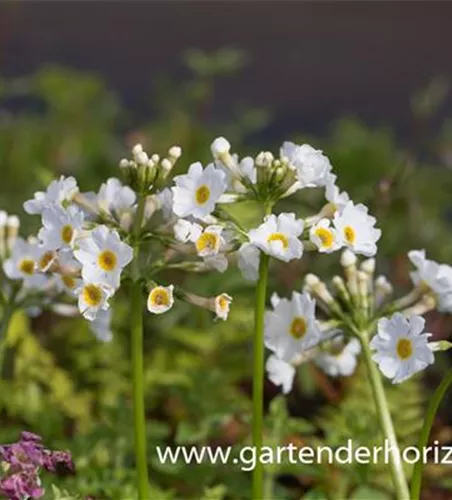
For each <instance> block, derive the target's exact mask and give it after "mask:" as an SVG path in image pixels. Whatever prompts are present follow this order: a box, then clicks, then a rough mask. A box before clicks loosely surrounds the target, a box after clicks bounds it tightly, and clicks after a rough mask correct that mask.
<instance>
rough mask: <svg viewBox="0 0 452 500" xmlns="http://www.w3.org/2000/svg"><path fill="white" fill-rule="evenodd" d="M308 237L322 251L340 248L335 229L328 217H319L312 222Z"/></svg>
mask: <svg viewBox="0 0 452 500" xmlns="http://www.w3.org/2000/svg"><path fill="white" fill-rule="evenodd" d="M309 239H310V240H311V241H312V243H314V245H315V246H316V247H317V248H318V250H319V252H322V253H331V252H334V251H336V250H338V249H339V248H341V242H340V241H339V239H338V237H337V232H336V229H334V228H333V227H331V221H330V220H329V219H320V220H319V222H317V224H314V225H313V226H312V227H311V228H310V230H309Z"/></svg>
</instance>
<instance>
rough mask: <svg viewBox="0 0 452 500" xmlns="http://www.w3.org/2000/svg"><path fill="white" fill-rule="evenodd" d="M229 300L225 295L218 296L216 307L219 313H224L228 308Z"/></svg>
mask: <svg viewBox="0 0 452 500" xmlns="http://www.w3.org/2000/svg"><path fill="white" fill-rule="evenodd" d="M229 302H230V299H229V297H228V296H226V295H220V296H219V297H218V307H219V308H220V310H221V311H226V310H227V309H228V307H229Z"/></svg>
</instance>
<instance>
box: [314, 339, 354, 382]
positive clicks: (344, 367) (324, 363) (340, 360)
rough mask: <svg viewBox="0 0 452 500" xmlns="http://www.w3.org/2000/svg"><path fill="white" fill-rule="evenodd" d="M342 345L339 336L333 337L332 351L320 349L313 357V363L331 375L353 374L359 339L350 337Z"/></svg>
mask: <svg viewBox="0 0 452 500" xmlns="http://www.w3.org/2000/svg"><path fill="white" fill-rule="evenodd" d="M342 346H343V340H342V339H341V338H336V339H333V340H332V346H331V347H332V352H327V351H322V352H320V353H319V354H318V356H316V357H315V358H314V363H315V364H316V365H317V366H318V367H319V368H321V369H322V370H323V371H324V372H325V373H326V374H327V375H330V376H331V377H338V376H343V377H349V376H350V375H353V373H354V371H355V369H356V366H357V364H358V355H359V353H360V352H361V344H360V343H359V340H358V339H351V340H350V341H349V342H348V343H347V344H346V345H345V346H343V347H342ZM337 349H339V350H338V351H337ZM336 351H337V352H336Z"/></svg>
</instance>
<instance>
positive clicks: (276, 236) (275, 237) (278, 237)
mask: <svg viewBox="0 0 452 500" xmlns="http://www.w3.org/2000/svg"><path fill="white" fill-rule="evenodd" d="M272 241H279V242H280V243H281V244H282V246H283V248H284V250H287V248H288V247H289V240H288V239H287V236H286V235H285V234H283V233H272V234H270V236H269V237H268V238H267V242H268V243H271V242H272Z"/></svg>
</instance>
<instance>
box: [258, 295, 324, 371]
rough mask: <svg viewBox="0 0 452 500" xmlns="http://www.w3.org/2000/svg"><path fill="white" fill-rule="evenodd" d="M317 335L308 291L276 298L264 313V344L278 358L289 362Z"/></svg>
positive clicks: (315, 338) (317, 331) (317, 330)
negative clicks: (270, 307) (272, 308)
mask: <svg viewBox="0 0 452 500" xmlns="http://www.w3.org/2000/svg"><path fill="white" fill-rule="evenodd" d="M320 338H321V332H320V329H319V327H318V325H317V323H316V319H315V300H314V299H312V298H311V296H310V295H309V294H308V293H303V294H301V293H298V292H293V293H292V299H291V300H288V299H286V298H281V299H279V301H278V303H277V304H276V306H275V307H274V310H273V311H267V312H266V314H265V345H266V346H267V347H268V348H269V349H270V350H271V351H273V352H274V353H275V354H276V356H278V358H281V359H283V360H284V361H287V362H289V363H290V362H291V361H292V360H293V359H294V358H295V357H296V356H297V355H299V354H300V353H301V352H302V351H303V350H305V349H309V348H310V347H313V346H314V345H316V344H317V343H318V342H319V340H320Z"/></svg>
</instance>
